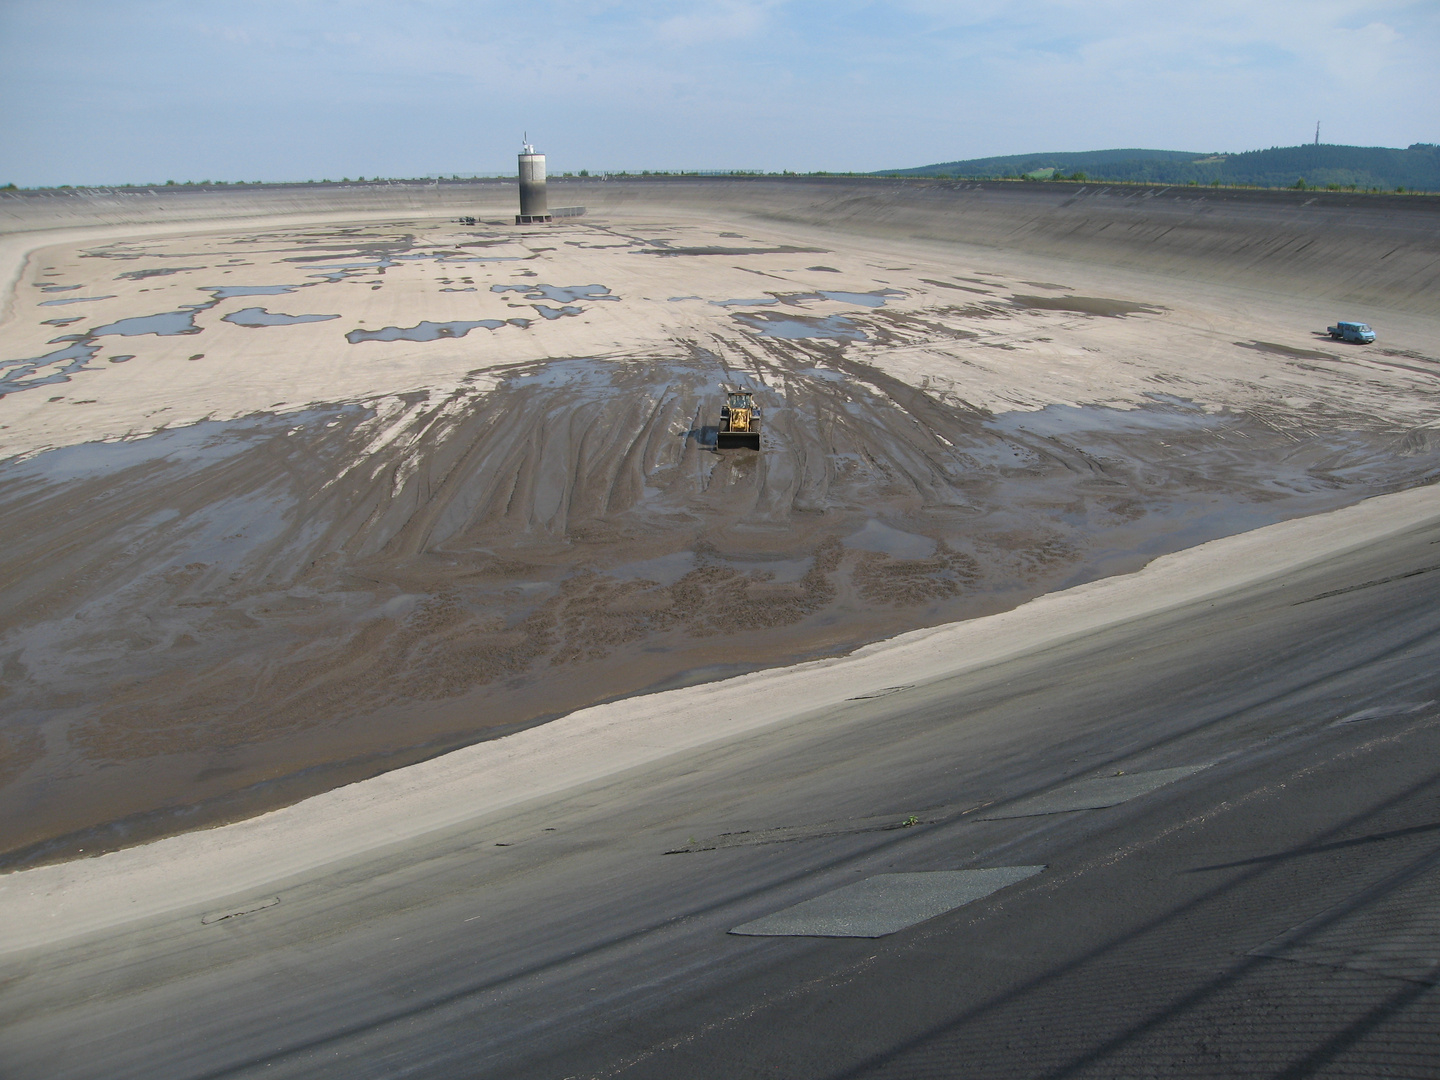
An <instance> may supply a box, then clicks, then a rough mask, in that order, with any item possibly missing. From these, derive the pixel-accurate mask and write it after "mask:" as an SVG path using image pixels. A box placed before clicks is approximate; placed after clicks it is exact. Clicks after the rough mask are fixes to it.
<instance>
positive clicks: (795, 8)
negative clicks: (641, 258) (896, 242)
mask: <svg viewBox="0 0 1440 1080" xmlns="http://www.w3.org/2000/svg"><path fill="white" fill-rule="evenodd" d="M1437 58H1440V3H1437V2H1436V0H1420V2H1416V0H1394V2H1386V0H1372V2H1364V0H1243V2H1242V0H1201V2H1200V3H1193V4H1177V5H1170V4H1164V3H1159V2H1156V0H1145V2H1135V0H1014V2H989V3H981V2H969V0H956V2H938V0H869V2H864V0H709V2H685V0H672V2H668V3H661V2H646V0H629V2H623V3H622V2H610V0H584V2H581V0H510V2H508V3H492V2H489V0H472V2H468V3H465V2H455V0H283V2H272V0H123V2H121V0H0V94H3V95H4V96H3V101H4V102H5V108H4V109H3V110H0V184H3V183H6V182H15V183H18V184H21V185H22V186H31V185H48V184H61V183H70V184H107V183H124V182H141V183H146V182H163V181H164V180H166V179H175V180H182V181H183V180H200V179H224V180H304V179H311V178H314V179H320V178H325V177H328V178H331V179H338V178H340V177H342V176H348V177H355V176H357V175H363V176H375V175H380V176H425V175H435V174H443V175H450V174H454V173H459V174H462V175H468V174H471V173H495V172H508V171H510V170H511V169H512V168H513V165H514V154H515V152H516V149H517V145H518V143H519V142H520V136H521V133H522V131H526V130H528V131H529V132H530V136H531V139H532V141H534V142H535V143H537V144H538V146H539V147H540V149H542V150H544V151H545V152H546V153H547V154H548V155H549V158H550V168H551V170H552V171H554V172H559V171H564V170H579V169H582V168H588V169H590V170H592V171H597V170H606V169H609V170H618V169H630V170H639V169H647V168H648V169H763V170H780V169H794V170H799V171H808V170H814V169H828V170H833V171H845V170H855V171H868V170H873V169H881V168H895V167H906V166H912V165H923V164H928V163H931V162H936V161H953V160H957V159H963V158H972V157H983V156H989V155H995V154H1012V153H1027V152H1034V151H1051V150H1094V149H1108V148H1112V147H1149V148H1158V149H1178V150H1195V151H1200V152H1208V151H1214V150H1222V151H1238V150H1250V149H1256V148H1261V147H1267V146H1276V145H1278V146H1287V145H1294V144H1296V143H1299V142H1304V141H1308V140H1309V139H1310V138H1311V137H1313V133H1314V127H1315V121H1316V120H1317V119H1318V120H1320V121H1321V122H1322V128H1321V138H1322V139H1323V140H1324V141H1326V142H1337V143H1352V144H1361V145H1381V146H1405V145H1408V144H1409V143H1412V142H1440V62H1437Z"/></svg>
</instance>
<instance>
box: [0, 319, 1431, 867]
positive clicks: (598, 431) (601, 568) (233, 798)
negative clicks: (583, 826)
mask: <svg viewBox="0 0 1440 1080" xmlns="http://www.w3.org/2000/svg"><path fill="white" fill-rule="evenodd" d="M880 314H881V313H879V312H876V313H875V314H873V315H869V316H855V318H857V319H859V318H878V317H879V316H880ZM870 329H871V330H872V332H876V333H879V332H890V333H894V332H896V329H895V326H894V324H891V325H890V326H889V327H888V328H887V327H885V326H871V327H870ZM846 345H847V343H846V342H844V341H831V340H827V339H825V338H813V337H812V338H803V339H790V338H785V337H780V338H774V337H766V336H763V334H756V335H754V336H753V337H752V338H750V339H748V340H747V341H746V342H744V343H741V344H740V345H738V346H737V349H740V350H745V352H744V355H743V356H742V355H739V354H737V355H731V356H729V357H722V356H721V355H719V354H717V353H714V352H710V351H707V350H706V349H704V348H701V347H699V346H696V345H691V346H685V345H684V344H683V343H679V342H677V343H676V351H675V355H671V356H660V357H650V358H637V359H635V360H633V361H631V362H628V363H603V364H602V363H596V362H594V361H590V360H587V359H573V360H556V361H550V362H541V363H530V364H521V365H515V366H513V367H512V368H509V369H506V370H505V371H504V372H503V375H502V377H501V378H500V379H499V381H498V385H494V386H493V387H492V388H484V389H481V388H462V389H460V390H458V391H456V392H454V393H451V394H445V395H438V396H437V395H433V394H429V393H425V392H417V393H415V394H412V395H409V396H406V397H403V398H401V399H397V400H396V401H392V402H390V403H388V404H387V405H385V407H384V408H381V409H377V408H376V407H375V406H374V405H373V404H366V403H363V402H350V403H344V402H341V403H336V404H334V405H330V406H325V407H319V408H314V409H311V410H308V411H307V412H305V413H303V414H286V415H256V416H253V417H250V418H247V419H243V420H237V421H227V422H213V421H207V422H203V423H199V424H194V425H190V426H187V427H181V428H176V429H172V430H168V431H164V432H161V433H158V434H154V435H151V436H148V437H145V438H139V439H133V440H124V441H120V442H109V443H92V444H81V445H77V446H71V447H66V448H63V449H57V450H52V451H47V452H45V453H41V454H37V455H35V456H33V457H30V458H28V459H25V460H21V461H13V462H11V463H9V464H8V465H5V466H3V467H0V520H3V522H4V525H3V532H4V535H3V538H0V539H3V544H0V551H3V559H4V564H3V567H0V580H3V582H4V583H5V585H4V590H3V591H4V603H3V604H0V610H3V611H4V612H5V613H6V614H5V616H4V623H3V624H0V641H3V642H5V644H6V649H5V651H4V652H3V654H0V673H3V681H0V695H3V696H0V702H3V707H4V709H5V711H6V714H7V716H8V718H9V719H8V721H7V723H6V724H5V725H4V726H3V727H0V822H3V826H0V850H3V852H4V856H3V864H4V865H11V866H15V865H23V864H27V863H31V862H35V861H37V860H44V859H50V858H56V857H62V856H65V855H70V854H73V853H75V852H76V851H78V850H79V849H81V848H83V849H85V850H86V851H87V852H94V851H97V850H103V849H105V848H107V847H113V846H116V845H118V844H122V843H132V842H135V841H137V840H139V839H143V838H145V837H146V836H150V835H158V834H160V833H164V832H169V831H175V830H176V829H177V828H182V827H188V826H192V825H196V824H203V823H206V822H211V821H216V820H224V819H226V818H228V817H236V816H243V815H244V814H247V813H252V812H255V811H256V810H259V809H264V808H266V807H268V806H272V805H275V804H276V803H279V802H286V801H291V800H293V799H296V798H300V797H303V796H304V795H307V794H312V793H314V792H316V791H319V790H324V789H326V788H328V787H331V786H334V784H336V783H339V782H344V781H345V780H350V779H355V778H358V777H360V776H364V775H370V774H373V773H375V772H379V771H383V770H384V769H387V768H391V767H394V766H395V765H397V764H403V763H406V762H409V761H413V760H419V759H421V758H423V757H427V756H430V755H432V754H435V753H440V752H443V751H444V750H447V749H450V748H453V747H455V746H458V745H463V744H465V743H468V742H473V741H475V740H476V739H481V738H486V737H491V736H494V735H496V734H500V733H504V732H506V731H511V730H514V729H515V728H516V727H517V726H521V725H525V724H528V723H534V722H539V721H542V720H544V719H547V718H549V717H551V716H554V715H556V714H558V713H562V712H565V711H568V710H569V709H572V708H575V707H579V706H582V705H584V704H588V703H592V702H594V701H595V700H597V698H604V697H612V696H616V695H623V694H627V693H635V692H639V691H642V690H645V689H647V688H653V687H656V686H665V685H677V684H678V683H680V682H683V681H686V680H687V679H700V678H706V677H722V676H723V675H728V674H733V673H735V672H737V671H742V670H748V669H753V668H758V667H762V666H767V665H774V664H779V663H785V662H790V661H794V660H797V659H802V658H805V657H809V656H815V655H822V654H827V653H834V652H837V651H844V650H846V649H848V648H852V647H854V646H856V645H858V644H860V643H862V642H865V641H870V640H875V639H878V638H881V637H884V636H888V635H890V634H893V633H895V632H897V631H900V630H904V629H909V628H913V627H916V626H920V625H927V624H934V623H939V622H944V621H949V620H953V619H958V618H965V617H970V616H975V615H980V614H985V613H988V612H992V611H996V610H1001V609H1004V608H1008V607H1011V606H1014V605H1015V604H1017V603H1019V602H1021V601H1023V600H1024V599H1026V598H1028V597H1031V596H1034V595H1037V594H1039V593H1041V592H1044V591H1048V590H1050V589H1054V588H1057V587H1060V586H1064V585H1067V584H1071V583H1075V582H1078V581H1083V580H1086V579H1089V578H1093V577H1096V576H1100V575H1103V574H1107V573H1113V572H1116V571H1117V570H1123V569H1131V568H1134V567H1136V566H1138V565H1140V564H1142V563H1143V562H1144V561H1146V560H1147V559H1148V558H1150V557H1153V555H1155V554H1157V553H1160V552H1163V551H1166V550H1173V549H1176V548H1179V547H1183V546H1187V545H1189V544H1193V543H1197V542H1200V541H1203V540H1205V539H1209V538H1212V537H1214V536H1219V535H1224V534H1226V533H1230V532H1234V531H1237V530H1239V529H1243V528H1248V527H1253V526H1256V525H1260V524H1265V523H1268V522H1271V521H1274V520H1278V519H1280V518H1283V517H1286V516H1291V515H1294V514H1299V513H1306V512H1313V511H1315V510H1319V509H1325V508H1329V507H1331V506H1335V505H1339V504H1341V503H1344V502H1349V501H1354V500H1355V499H1357V498H1360V497H1362V496H1364V495H1368V494H1373V493H1375V492H1378V491H1383V490H1389V489H1392V488H1397V487H1401V486H1405V485H1407V484H1413V483H1416V482H1419V481H1422V480H1425V479H1429V478H1433V477H1435V476H1436V475H1437V474H1440V439H1437V438H1436V437H1435V434H1434V433H1433V432H1428V431H1420V432H1409V433H1406V434H1405V435H1397V434H1394V433H1383V432H1378V431H1365V430H1344V429H1340V428H1332V429H1329V430H1324V431H1320V430H1317V429H1316V427H1315V425H1312V426H1311V428H1310V429H1308V431H1306V432H1305V433H1304V434H1297V433H1296V431H1294V430H1287V429H1284V428H1282V427H1281V426H1279V425H1277V424H1276V423H1275V422H1274V421H1273V419H1271V418H1266V417H1263V416H1255V415H1246V414H1243V413H1230V412H1225V411H1221V412H1210V411H1206V410H1203V409H1200V408H1198V407H1196V406H1194V405H1192V404H1190V403H1188V402H1185V401H1183V400H1179V399H1165V398H1159V397H1157V398H1155V399H1154V400H1153V401H1152V403H1151V404H1150V405H1148V406H1145V407H1143V408H1140V409H1110V408H1095V407H1068V406H1051V407H1049V408H1046V409H1042V410H1038V411H1031V412H1017V413H1002V414H998V415H997V414H992V413H989V412H986V411H983V410H979V409H975V408H973V407H970V406H968V405H967V404H965V403H964V402H962V401H959V400H956V399H953V398H949V397H947V396H946V395H943V394H935V393H927V392H925V391H923V390H917V389H915V388H913V387H909V386H907V385H905V384H903V383H900V382H898V380H895V379H893V378H891V377H889V376H886V375H885V374H884V373H883V372H881V371H879V370H878V369H876V368H874V367H871V366H869V365H866V364H865V363H863V362H861V361H859V360H858V359H855V358H853V357H851V356H850V355H849V354H848V353H847V348H846ZM731 385H743V386H747V387H748V388H750V389H752V390H753V391H754V392H755V393H756V397H757V402H758V403H759V404H760V405H761V406H762V408H763V411H764V416H765V424H766V427H765V435H764V449H763V451H762V452H761V453H758V454H757V453H754V452H749V451H726V452H724V453H718V452H716V451H715V450H714V448H713V443H714V427H713V423H714V416H715V412H716V410H717V409H718V405H719V403H720V401H721V400H722V392H723V389H724V388H725V387H727V386H731ZM80 538H84V540H83V542H82V540H81V539H80ZM82 583H83V584H82ZM702 721H703V718H697V722H702Z"/></svg>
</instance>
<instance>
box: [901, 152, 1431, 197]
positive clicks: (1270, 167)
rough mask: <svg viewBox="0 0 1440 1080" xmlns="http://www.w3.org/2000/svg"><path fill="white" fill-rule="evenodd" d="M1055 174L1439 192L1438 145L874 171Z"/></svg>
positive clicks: (1097, 157)
mask: <svg viewBox="0 0 1440 1080" xmlns="http://www.w3.org/2000/svg"><path fill="white" fill-rule="evenodd" d="M1057 173H1060V174H1063V175H1065V176H1067V177H1074V175H1075V174H1076V173H1084V174H1085V179H1088V180H1128V181H1137V182H1142V183H1151V184H1190V183H1195V184H1210V183H1216V182H1218V183H1221V184H1254V185H1256V186H1259V187H1293V186H1294V185H1295V182H1296V181H1297V180H1303V181H1304V182H1305V184H1306V186H1307V187H1327V186H1330V185H1336V186H1339V187H1350V186H1354V187H1357V188H1361V189H1365V188H1380V189H1381V190H1384V191H1392V190H1394V189H1395V188H1399V187H1403V188H1404V189H1405V190H1406V191H1440V146H1436V145H1435V144H1434V143H1414V144H1413V145H1411V146H1410V147H1408V148H1407V149H1405V150H1396V149H1392V148H1391V147H1388V146H1335V145H1331V144H1329V143H1321V144H1319V145H1318V146H1317V145H1315V144H1313V143H1306V144H1304V145H1302V146H1283V147H1280V146H1277V147H1271V148H1270V149H1269V150H1249V151H1247V152H1245V153H1243V154H1200V153H1194V152H1189V151H1183V150H1090V151H1086V152H1083V153H1057V154H1015V155H1012V156H1010V157H991V158H973V159H971V160H969V161H946V162H941V163H939V164H936V165H922V166H920V167H919V168H915V169H886V170H884V171H883V172H880V173H877V174H876V175H877V176H955V177H962V176H963V177H969V178H975V179H981V178H996V179H1003V178H1007V177H1029V178H1031V179H1036V180H1048V179H1051V178H1053V177H1054V176H1055V175H1056V174H1057Z"/></svg>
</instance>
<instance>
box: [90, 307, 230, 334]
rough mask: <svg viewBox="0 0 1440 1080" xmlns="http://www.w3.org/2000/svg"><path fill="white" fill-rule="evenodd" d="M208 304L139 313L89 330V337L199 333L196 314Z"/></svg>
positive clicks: (199, 328)
mask: <svg viewBox="0 0 1440 1080" xmlns="http://www.w3.org/2000/svg"><path fill="white" fill-rule="evenodd" d="M209 306H210V305H208V304H206V305H203V306H200V307H196V308H191V309H189V310H186V311H162V312H160V313H159V314H158V315H137V316H135V317H134V318H130V319H119V320H117V321H115V322H113V323H106V324H105V325H104V326H97V327H95V328H94V329H93V330H90V331H87V336H88V337H105V336H107V335H110V334H118V335H119V336H121V337H137V336H139V335H141V334H155V335H157V336H159V337H174V336H176V335H179V334H198V333H200V332H201V329H202V328H201V327H199V326H196V325H195V314H196V311H197V310H203V307H209Z"/></svg>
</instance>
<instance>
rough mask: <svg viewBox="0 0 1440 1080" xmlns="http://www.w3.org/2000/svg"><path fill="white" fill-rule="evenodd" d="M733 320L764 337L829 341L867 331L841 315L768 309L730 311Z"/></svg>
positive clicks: (862, 337) (854, 337)
mask: <svg viewBox="0 0 1440 1080" xmlns="http://www.w3.org/2000/svg"><path fill="white" fill-rule="evenodd" d="M731 318H733V319H734V320H735V321H736V322H738V323H740V324H742V325H744V326H747V327H749V328H750V329H751V330H754V331H756V332H757V333H759V334H761V335H763V336H765V337H775V338H788V339H790V340H800V339H803V338H829V339H830V340H832V341H868V340H870V338H869V335H868V334H866V333H865V331H863V330H861V329H860V328H859V327H858V326H856V325H855V323H854V322H853V321H852V320H850V319H847V318H845V316H843V315H831V316H829V317H828V318H818V317H811V316H806V315H781V314H778V313H776V314H772V313H770V312H755V313H753V314H752V313H750V312H739V313H737V314H735V315H732V316H731Z"/></svg>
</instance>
